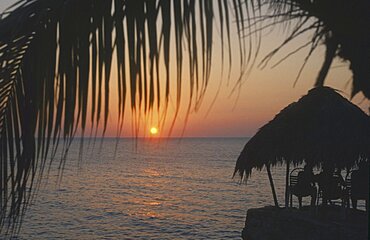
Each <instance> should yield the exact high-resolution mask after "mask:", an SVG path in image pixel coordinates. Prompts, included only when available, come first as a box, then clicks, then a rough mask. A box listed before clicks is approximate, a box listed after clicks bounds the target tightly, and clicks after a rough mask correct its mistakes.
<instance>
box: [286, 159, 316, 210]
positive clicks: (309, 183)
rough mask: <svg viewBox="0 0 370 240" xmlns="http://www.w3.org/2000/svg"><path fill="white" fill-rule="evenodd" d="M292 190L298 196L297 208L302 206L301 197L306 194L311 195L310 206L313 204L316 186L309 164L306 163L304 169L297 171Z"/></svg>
mask: <svg viewBox="0 0 370 240" xmlns="http://www.w3.org/2000/svg"><path fill="white" fill-rule="evenodd" d="M292 192H293V194H294V195H296V196H297V197H298V202H299V208H301V207H302V197H307V196H311V206H314V205H315V202H316V194H317V188H316V187H315V181H314V174H313V172H312V167H311V166H308V165H306V166H305V167H304V170H303V171H301V172H299V173H298V179H297V184H296V185H295V186H294V187H293V190H292Z"/></svg>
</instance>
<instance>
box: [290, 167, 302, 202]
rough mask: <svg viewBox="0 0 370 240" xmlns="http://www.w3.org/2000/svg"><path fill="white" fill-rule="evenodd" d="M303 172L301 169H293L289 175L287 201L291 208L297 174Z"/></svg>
mask: <svg viewBox="0 0 370 240" xmlns="http://www.w3.org/2000/svg"><path fill="white" fill-rule="evenodd" d="M300 172H303V168H295V169H293V170H292V171H291V172H290V174H289V188H288V189H289V200H290V207H293V189H294V187H295V185H297V182H298V174H299V173H300Z"/></svg>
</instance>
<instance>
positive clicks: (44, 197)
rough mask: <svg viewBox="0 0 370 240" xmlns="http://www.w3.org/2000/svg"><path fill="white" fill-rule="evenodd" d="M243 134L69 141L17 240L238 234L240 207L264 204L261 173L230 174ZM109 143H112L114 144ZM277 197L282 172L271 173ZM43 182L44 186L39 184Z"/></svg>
mask: <svg viewBox="0 0 370 240" xmlns="http://www.w3.org/2000/svg"><path fill="white" fill-rule="evenodd" d="M247 140H248V139H241V138H238V139H230V138H229V139H221V138H217V139H181V140H179V139H172V140H137V146H136V147H135V145H136V144H135V141H133V140H129V139H121V140H120V141H119V142H118V143H117V140H114V139H104V140H103V141H100V140H97V142H96V143H95V145H94V146H93V145H92V143H91V144H90V145H88V143H86V142H85V144H84V151H83V156H82V160H79V142H78V141H77V142H76V143H75V144H73V145H72V146H71V148H70V151H69V156H68V159H67V162H66V165H65V169H64V173H63V179H62V181H61V183H60V184H57V179H58V177H57V176H58V171H57V165H58V163H57V162H56V163H55V166H53V167H52V170H51V172H50V174H49V177H48V179H44V180H43V183H44V184H43V185H42V186H41V188H40V190H39V193H38V196H37V198H36V200H35V202H34V203H33V204H32V205H31V206H30V208H29V210H28V212H27V213H26V216H25V219H24V222H23V225H22V229H21V232H20V234H19V236H18V237H19V239H240V235H241V230H242V229H243V227H244V221H245V216H246V211H247V209H248V208H253V207H261V206H265V205H272V204H273V202H272V198H271V192H270V188H269V184H268V179H267V175H266V173H265V172H255V173H254V174H253V175H252V179H250V181H249V182H248V184H247V185H245V184H240V183H239V179H232V173H233V170H234V166H235V162H236V159H237V156H238V155H239V153H240V151H241V150H242V148H243V146H244V145H245V143H246V142H247ZM116 144H117V147H116ZM273 174H274V179H275V181H276V185H277V191H278V192H279V194H280V195H279V196H280V198H281V201H282V200H283V199H282V195H283V192H284V191H283V186H284V171H282V169H279V168H277V169H275V171H274V172H273ZM46 182H47V184H45V183H46Z"/></svg>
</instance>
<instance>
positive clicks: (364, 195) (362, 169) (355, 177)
mask: <svg viewBox="0 0 370 240" xmlns="http://www.w3.org/2000/svg"><path fill="white" fill-rule="evenodd" d="M351 187H352V189H351V200H352V207H353V208H354V209H357V200H360V199H361V200H365V203H366V210H368V209H369V164H368V163H367V162H365V161H362V162H360V164H359V169H358V170H355V171H353V172H352V178H351Z"/></svg>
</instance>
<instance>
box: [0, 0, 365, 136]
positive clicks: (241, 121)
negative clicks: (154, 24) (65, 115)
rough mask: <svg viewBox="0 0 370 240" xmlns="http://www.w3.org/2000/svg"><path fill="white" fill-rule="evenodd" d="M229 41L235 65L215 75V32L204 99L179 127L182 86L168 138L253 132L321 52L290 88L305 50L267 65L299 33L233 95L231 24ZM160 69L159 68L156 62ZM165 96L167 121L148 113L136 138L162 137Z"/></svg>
mask: <svg viewBox="0 0 370 240" xmlns="http://www.w3.org/2000/svg"><path fill="white" fill-rule="evenodd" d="M13 1H14V0H2V2H1V3H0V10H2V9H4V6H7V5H9V3H11V2H13ZM215 31H217V29H215ZM284 36H285V34H284V33H282V31H281V29H276V30H275V31H273V32H272V33H271V34H269V35H266V36H264V37H263V45H262V49H261V52H260V54H259V58H258V59H259V60H261V59H262V57H264V56H265V54H267V53H268V52H269V50H272V49H273V48H274V47H276V46H278V45H279V44H280V43H281V41H282V40H283V37H284ZM232 39H233V40H234V41H235V42H233V43H232V45H233V49H232V51H233V55H234V57H235V56H236V57H235V58H234V60H235V61H234V62H235V64H234V65H233V68H232V72H231V73H232V74H231V79H230V82H229V81H228V79H227V71H224V74H223V75H221V66H220V65H221V63H220V58H221V57H220V50H219V49H220V41H218V40H219V39H218V38H217V33H216V34H215V39H214V46H213V47H214V60H213V64H212V67H213V71H212V75H211V82H210V85H209V87H208V90H207V93H206V95H205V100H204V102H203V104H202V105H201V108H200V109H199V110H198V111H197V112H194V111H192V112H191V113H190V115H189V119H188V122H187V124H186V125H185V118H186V108H187V103H188V88H187V87H186V86H184V87H183V91H182V92H183V98H182V105H181V109H180V113H179V116H178V118H177V120H176V123H175V126H174V129H173V132H172V134H171V136H173V137H177V136H181V135H182V131H183V129H184V126H186V130H185V132H184V134H183V136H185V137H246V136H252V135H253V134H254V133H256V131H257V130H258V128H259V127H261V126H262V125H264V124H265V123H267V122H268V121H269V120H271V119H272V118H273V117H274V116H275V114H277V113H278V112H279V111H280V110H281V109H282V108H284V107H285V106H287V105H288V104H289V103H291V102H293V101H296V100H297V99H298V98H299V97H301V96H302V95H304V94H306V93H307V91H308V90H309V89H310V88H311V87H312V86H313V83H314V81H315V79H316V75H317V73H318V71H319V69H320V67H321V64H322V61H323V55H324V51H325V49H324V48H323V47H322V46H321V47H320V49H319V50H318V51H316V52H315V53H314V54H313V56H312V57H311V59H310V60H309V62H308V64H307V66H306V68H305V70H304V71H303V73H302V75H301V77H300V79H299V80H298V82H297V84H296V86H295V87H293V84H294V81H295V78H296V76H297V73H298V70H299V68H300V67H301V64H302V63H303V59H304V58H305V56H306V54H307V50H305V51H301V52H299V53H298V54H296V55H294V56H292V57H290V58H288V60H286V61H285V62H283V63H282V64H281V65H279V66H278V67H276V68H274V69H271V66H272V65H273V63H275V62H277V61H278V60H280V58H281V57H284V56H285V55H284V54H287V53H288V52H289V50H293V49H295V47H297V46H299V43H303V42H302V41H304V40H307V39H309V35H305V36H303V37H302V38H301V39H300V40H297V41H295V42H294V44H291V45H289V46H288V47H287V48H285V49H284V50H283V51H282V54H280V55H278V56H276V57H275V58H274V59H273V61H272V62H271V64H269V65H268V66H267V67H266V68H265V69H263V70H261V69H258V68H254V69H253V71H252V73H251V75H250V76H249V77H248V78H247V79H244V84H243V85H242V86H241V87H240V88H238V90H239V93H238V91H236V92H234V93H231V91H232V89H233V87H234V86H235V83H236V79H237V78H238V76H239V73H240V70H239V69H238V63H237V59H238V58H237V57H238V51H239V49H238V44H237V42H236V39H237V34H236V30H235V29H234V28H233V29H232ZM185 55H186V54H185ZM279 57H280V58H279ZM172 59H174V56H172ZM185 61H187V60H185ZM332 66H333V67H332V69H331V71H330V72H329V76H328V78H327V81H326V85H328V86H332V87H334V88H336V89H340V90H342V91H344V93H343V94H344V95H345V96H349V92H350V89H351V86H350V85H347V86H346V83H347V82H348V80H349V79H350V78H351V72H350V71H349V70H348V64H347V63H343V62H340V61H335V62H334V63H333V65H332ZM162 68H164V67H163V66H162ZM174 72H175V71H172V73H171V74H172V75H173V77H172V78H171V79H174V80H176V77H175V73H174ZM183 77H184V82H185V83H186V80H187V79H188V76H187V68H186V67H185V69H184V75H183ZM115 79H116V74H115V71H114V70H113V71H112V81H111V83H112V86H111V104H110V116H109V123H108V128H107V132H106V134H105V135H106V136H111V137H115V136H116V135H117V111H116V109H117V91H115V89H116V87H115V86H116V81H115ZM174 82H175V81H174ZM220 84H221V85H220ZM163 85H164V84H163ZM173 87H175V85H173ZM219 88H220V92H219V95H218V96H217V98H216V101H215V103H214V105H213V107H212V108H211V110H210V111H208V110H209V108H210V106H211V103H212V101H213V99H214V98H215V95H216V93H217V90H218V89H219ZM171 96H172V99H173V100H172V101H171V102H170V103H169V111H168V117H167V123H166V124H165V125H164V129H162V128H160V127H159V126H158V114H157V112H156V111H154V112H153V114H152V115H151V117H148V118H147V119H146V120H145V121H142V124H141V126H140V134H139V135H140V136H148V135H149V130H150V128H151V127H152V126H156V127H159V134H158V135H157V136H162V137H166V136H168V130H169V127H170V125H171V124H170V123H171V122H172V119H173V114H174V111H175V108H174V104H175V99H176V96H175V91H173V93H172V95H171ZM362 100H363V97H362V96H357V97H356V98H355V99H353V102H354V103H355V104H359V105H361V107H363V109H366V108H368V107H369V101H364V102H361V101H362ZM126 109H129V108H126ZM207 113H208V114H207ZM131 117H132V116H131V113H130V112H129V110H128V111H127V112H126V119H125V124H124V132H123V134H122V135H121V136H122V137H130V136H132V135H133V132H132V124H131V123H132V118H131ZM88 119H89V118H88Z"/></svg>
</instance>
